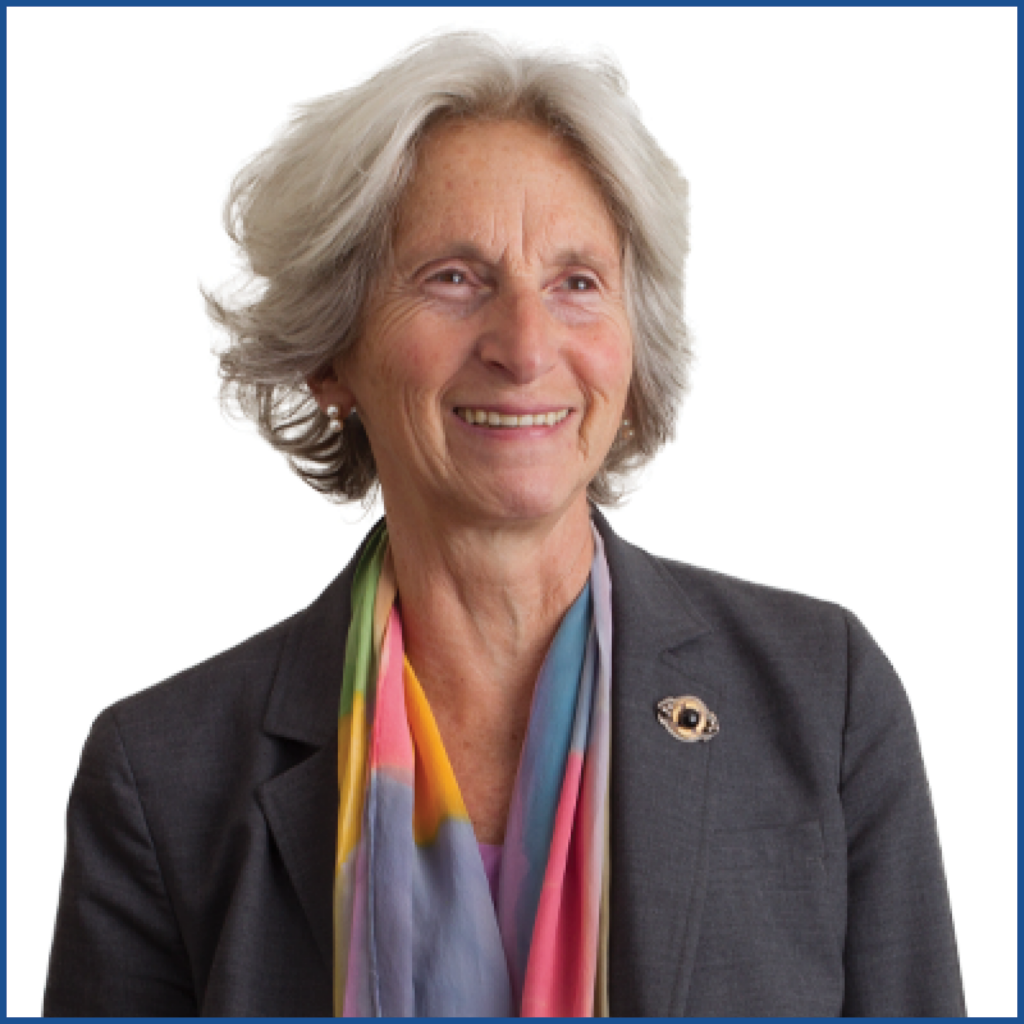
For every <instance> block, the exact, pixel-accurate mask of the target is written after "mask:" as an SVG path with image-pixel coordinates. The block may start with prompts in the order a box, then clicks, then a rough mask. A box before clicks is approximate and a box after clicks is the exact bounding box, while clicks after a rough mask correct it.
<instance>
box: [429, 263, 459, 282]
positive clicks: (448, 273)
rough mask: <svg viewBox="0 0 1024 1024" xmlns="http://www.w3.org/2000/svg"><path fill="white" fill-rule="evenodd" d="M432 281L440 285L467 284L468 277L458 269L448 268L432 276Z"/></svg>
mask: <svg viewBox="0 0 1024 1024" xmlns="http://www.w3.org/2000/svg"><path fill="white" fill-rule="evenodd" d="M430 280H431V281H437V282H439V283H440V284H465V283H466V281H467V277H466V274H465V272H464V271H462V270H459V269H457V268H456V267H446V268H445V269H444V270H439V271H438V272H437V273H436V274H431V276H430Z"/></svg>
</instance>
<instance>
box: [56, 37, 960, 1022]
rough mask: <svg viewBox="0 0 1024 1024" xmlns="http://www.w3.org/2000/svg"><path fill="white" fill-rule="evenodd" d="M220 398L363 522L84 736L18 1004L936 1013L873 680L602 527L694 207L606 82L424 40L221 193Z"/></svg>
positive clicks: (896, 759) (886, 701)
mask: <svg viewBox="0 0 1024 1024" xmlns="http://www.w3.org/2000/svg"><path fill="white" fill-rule="evenodd" d="M229 213H230V216H229V227H230V230H231V231H232V236H233V237H234V238H235V239H236V241H237V242H238V244H239V246H240V247H241V250H242V252H243V253H244V254H245V257H246V258H247V261H248V266H249V268H250V270H251V274H252V278H253V280H254V282H255V283H257V284H258V286H259V287H258V288H255V289H250V290H249V291H248V292H246V293H244V294H243V297H242V298H240V299H236V300H235V301H233V302H229V301H228V300H227V299H215V298H212V297H211V298H210V308H211V311H212V313H213V315H214V317H215V318H216V319H217V320H218V321H219V322H220V323H221V324H222V325H223V326H224V327H225V328H226V329H227V331H228V333H229V335H230V338H231V342H230V345H229V346H228V347H227V348H226V350H225V351H224V353H223V355H222V372H223V375H224V378H225V385H226V388H227V391H228V394H229V395H230V396H234V397H236V398H237V399H238V400H239V402H240V405H241V408H242V409H243V410H244V411H245V412H246V413H248V414H249V415H250V416H251V417H252V418H253V419H254V420H255V421H256V422H257V423H258V424H259V427H260V430H261V432H262V434H263V435H264V436H265V437H266V438H267V439H268V440H269V441H270V442H271V444H273V445H274V446H275V447H276V448H277V449H278V450H280V451H282V452H283V453H285V454H286V455H287V456H288V458H289V460H290V462H291V464H292V465H293V466H294V467H295V468H296V470H297V471H298V472H299V474H300V475H301V476H302V477H303V478H304V479H305V480H306V481H307V482H308V483H310V484H311V485H312V486H314V487H316V488H317V489H318V490H320V491H322V492H323V493H325V494H326V495H328V496H330V497H334V498H337V499H348V500H356V499H361V498H364V497H365V496H367V495H369V494H371V493H373V491H374V489H375V488H376V487H377V486H379V488H380V491H381V493H382V496H383V501H384V506H385V509H386V518H385V519H384V520H382V521H381V522H380V523H378V524H377V526H376V527H375V528H374V529H373V530H372V531H371V532H370V534H369V536H368V537H367V538H366V540H365V541H364V543H363V545H362V547H361V549H360V551H359V553H358V554H357V556H356V558H355V559H354V560H353V562H352V563H351V564H350V565H349V566H348V567H347V568H345V569H344V571H343V572H342V573H341V575H340V576H338V578H337V579H336V580H335V581H334V583H332V584H331V586H330V587H328V589H327V590H326V591H325V592H324V593H323V594H322V595H321V596H320V597H319V598H318V599H317V600H316V601H314V602H313V604H312V605H310V606H309V607H308V608H307V609H306V610H305V611H302V612H300V613H299V614H297V615H295V616H293V617H292V618H290V619H288V620H287V621H285V622H283V623H281V624H279V625H277V626H275V627H273V628H272V629H269V630H267V631H266V632H264V633H261V634H259V635H258V636H255V637H253V638H252V639H250V640H248V641H246V642H245V643H243V644H241V645H240V646H238V647H236V648H234V649H233V650H231V651H228V652H227V653H225V654H222V655H220V656H219V657H216V658H214V659H212V660H211V661H209V662H207V663H205V664H202V665H200V666H198V667H196V668H193V669H190V670H188V671H186V672H184V673H182V674H181V675H179V676H177V677H175V678H174V679H172V680H170V681H168V682H166V683H164V684H163V685H161V686H158V687H155V688H153V689H150V690H147V691H146V692H144V693H141V694H139V695H137V696H135V697H132V698H129V699H128V700H125V701H122V702H121V703H119V704H117V705H115V706H114V707H112V708H110V709H109V710H107V711H106V712H104V713H103V714H102V715H101V716H100V717H99V719H98V720H97V722H96V724H95V726H94V728H93V731H92V733H91V735H90V737H89V740H88V742H87V744H86V747H85V752H84V754H83V758H82V764H81V769H80V772H79V775H78V779H77V781H76V783H75V786H74V790H73V792H72V798H71V804H70V810H69V817H68V853H67V864H66V868H65V874H64V882H63V889H62V893H61V902H60V910H59V914H58V919H57V928H56V936H55V939H54V946H53V953H52V958H51V962H50V975H49V981H48V985H47V991H46V999H45V1012H46V1013H47V1014H53V1015H71V1014H75V1015H79V1014H81V1015H92V1016H102V1015H133V1016H142V1015H190V1014H204V1015H233V1016H247V1015H280V1016H294V1015H328V1014H330V1013H332V1012H333V1013H334V1014H336V1015H388V1016H391V1015H412V1014H415V1015H438V1016H440V1015H522V1016H537V1015H573V1016H589V1015H606V1014H615V1015H674V1014H680V1015H681V1014H687V1015H696V1016H704V1015H728V1016H736V1015H739V1016H746V1015H893V1016H895V1015H942V1016H949V1015H960V1014H962V1013H963V1011H964V1004H963V997H962V994H961V987H960V980H959V971H958V966H957V955H956V948H955V943H954V938H953V930H952V925H951V920H950V911H949V904H948V899H947V895H946V889H945V882H944V879H943V871H942V864H941V859H940V855H939V847H938V842H937V839H936V833H935V825H934V820H933V816H932V811H931V807H930V803H929V796H928V788H927V784H926V781H925V776H924V772H923V769H922V765H921V759H920V755H919V752H918V745H917V740H916V737H915V731H914V725H913V721H912V718H911V713H910V709H909V707H908V704H907V700H906V697H905V696H904V693H903V690H902V688H901V686H900V683H899V681H898V680H897V678H896V676H895V674H894V673H893V671H892V669H891V667H890V666H889V664H888V662H887V661H886V660H885V658H884V656H883V655H882V654H881V652H880V651H879V650H878V648H877V647H876V646H875V645H874V643H873V642H872V640H871V639H870V637H869V636H868V634H867V633H866V632H865V630H864V628H863V627H862V626H861V625H860V623H859V622H858V621H857V620H856V619H855V618H854V617H853V616H852V615H850V614H849V613H847V612H845V611H844V610H843V609H841V608H838V607H836V606H834V605H830V604H825V603H822V602H819V601H814V600H811V599H809V598H806V597H800V596H797V595H794V594H789V593H784V592H781V591H776V590H770V589H766V588H764V587H760V586H754V585H752V584H749V583H744V582H741V581H739V580H736V579H730V578H727V577H724V576H720V575H717V574H714V573H710V572H707V571H704V570H699V569H695V568H692V567H689V566H685V565H680V564H677V563H674V562H669V561H665V560H663V559H659V558H656V557H654V556H652V555H649V554H647V553H646V552H644V551H642V550H641V549H639V548H636V547H633V546H631V545H630V544H627V543H626V542H625V541H623V540H621V539H620V538H618V537H617V536H616V535H615V534H614V533H613V532H612V530H611V529H610V527H609V526H608V523H607V522H606V521H605V519H604V518H603V517H602V516H601V514H600V513H599V512H598V511H597V508H596V505H599V504H608V503H611V502H614V501H615V500H616V499H617V498H618V497H619V496H620V495H621V494H622V492H623V489H624V485H625V482H626V479H627V476H628V474H629V473H630V472H631V471H632V470H634V469H636V468H637V467H638V466H641V465H642V464H644V463H645V462H646V461H647V460H648V459H650V458H651V457H652V456H653V455H654V453H655V452H656V451H657V450H658V449H659V448H660V447H661V446H662V445H663V444H664V443H665V441H666V440H667V439H668V438H669V437H670V436H671V433H672V429H673V422H674V417H675V414H676V410H677V407H678V404H679V400H680V396H681V394H682V392H683V388H684V383H685V370H686V365H687V359H688V345H687V337H686V332H685V330H684V327H683V321H682V314H681V303H682V276H683V260H684V255H685V252H686V219H685V218H686V188H685V184H684V182H683V179H682V178H681V177H680V176H679V174H678V172H677V170H676V168H675V167H674V165H673V164H672V162H671V161H670V160H669V159H668V158H667V157H666V156H665V155H664V154H663V153H662V152H661V150H660V149H659V148H658V146H657V145H656V143H655V142H654V141H653V140H652V138H651V137H650V136H649V135H648V133H647V132H646V131H645V129H644V128H643V126H642V124H641V122H640V119H639V116H638V114H637V112H636V110H635V108H634V107H633V105H632V104H631V102H630V101H629V99H628V98H627V96H626V93H625V88H624V83H623V81H622V79H621V77H620V76H619V74H618V73H617V72H616V71H615V70H614V69H613V68H611V67H609V66H607V65H606V64H603V63H583V62H580V61H577V60H572V59H567V58H564V57H560V56H551V55H548V54H530V53H521V52H517V51H511V50H509V49H508V48H506V47H504V46H502V45H499V44H497V43H495V42H494V41H492V40H489V39H487V38H483V37H478V36H467V35H453V36H446V37H440V38H437V39H435V40H433V41H431V42H429V43H427V44H426V45H423V46H421V47H419V48H417V49H415V50H414V51H412V52H411V53H409V54H407V55H406V56H404V57H403V58H402V59H401V60H399V61H398V62H397V63H395V64H394V65H392V66H390V67H388V68H387V69H385V70H384V71H382V72H381V73H380V74H378V75H376V76H375V77H374V78H372V79H371V80H370V81H368V82H367V83H365V84H364V85H362V86H360V87H358V88H355V89H352V90H349V91H346V92H342V93H339V94H337V95H334V96H329V97H326V98H324V99H322V100H320V101H318V102H315V103H312V104H310V105H309V106H307V107H306V108H305V109H304V110H303V111H302V113H301V114H300V116H299V117H298V118H297V119H296V120H295V122H294V123H293V124H292V126H291V127H290V129H289V131H288V132H287V133H286V134H284V135H283V136H282V137H281V138H280V139H279V140H278V141H277V142H276V143H275V144H274V145H272V146H271V147H270V148H269V149H267V150H266V151H265V152H264V153H262V154H261V155H260V156H258V157H257V158H256V159H255V160H254V161H253V162H252V163H251V164H250V165H249V166H248V167H247V168H246V169H245V170H244V171H243V172H242V174H241V175H240V176H239V178H238V179H237V181H236V183H235V186H234V189H233V192H232V195H231V199H230V202H229Z"/></svg>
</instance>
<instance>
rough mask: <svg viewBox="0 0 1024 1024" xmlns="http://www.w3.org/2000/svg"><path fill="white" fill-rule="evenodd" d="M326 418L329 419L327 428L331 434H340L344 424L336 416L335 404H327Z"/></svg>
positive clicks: (336, 408)
mask: <svg viewBox="0 0 1024 1024" xmlns="http://www.w3.org/2000/svg"><path fill="white" fill-rule="evenodd" d="M327 418H328V419H329V420H330V425H329V429H330V431H331V433H332V434H340V433H341V432H342V431H343V430H344V429H345V424H344V423H342V422H341V420H340V418H339V417H338V407H337V406H336V405H329V406H327Z"/></svg>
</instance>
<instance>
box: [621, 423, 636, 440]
mask: <svg viewBox="0 0 1024 1024" xmlns="http://www.w3.org/2000/svg"><path fill="white" fill-rule="evenodd" d="M635 433H636V431H635V430H634V429H633V428H632V427H631V426H630V425H629V420H623V421H622V426H621V428H620V429H619V436H620V437H621V438H622V440H623V441H629V440H632V438H633V435H634V434H635Z"/></svg>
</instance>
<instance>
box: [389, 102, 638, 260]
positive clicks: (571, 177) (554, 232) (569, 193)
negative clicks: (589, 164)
mask: <svg viewBox="0 0 1024 1024" xmlns="http://www.w3.org/2000/svg"><path fill="white" fill-rule="evenodd" d="M460 239H462V240H465V241H473V242H474V243H476V244H478V245H481V244H488V243H489V244H490V245H491V246H493V247H496V248H500V249H501V250H502V251H503V252H504V251H507V250H508V249H509V248H511V249H513V250H515V249H517V248H518V249H520V250H521V251H522V254H523V255H529V254H530V253H531V251H533V250H537V251H538V252H539V251H541V250H543V248H544V247H545V246H546V245H552V244H557V245H559V246H563V247H564V246H566V245H570V246H573V247H583V248H597V249H600V250H601V251H602V255H604V256H605V258H607V259H609V260H611V259H613V258H617V256H618V252H619V248H620V245H619V235H618V231H617V229H616V227H615V223H614V221H613V219H612V217H611V215H610V213H609V212H608V207H607V204H606V202H605V199H604V196H603V195H602V193H601V191H600V189H599V188H598V186H597V184H596V182H595V181H594V179H593V177H592V175H591V173H590V172H589V171H588V170H587V169H586V168H585V167H584V166H583V165H582V163H581V162H580V159H579V157H578V155H577V154H576V153H575V152H574V151H573V149H572V148H571V147H570V146H569V145H568V144H567V143H566V142H565V141H564V140H562V139H559V138H558V137H557V136H554V135H552V134H551V133H550V132H548V131H546V130H545V129H543V128H541V127H539V126H538V125H534V124H526V123H522V122H517V121H497V122H456V123H448V124H444V125H441V126H439V127H438V128H435V129H434V130H433V131H431V132H430V134H429V135H428V136H427V137H426V138H425V139H424V140H423V142H422V143H421V145H420V149H419V153H418V155H417V163H416V171H415V174H414V177H413V180H412V182H411V183H410V185H409V187H408V189H407V190H406V193H405V195H404V196H403V199H402V203H401V205H400V207H399V219H398V228H397V232H396V238H395V242H396V249H397V250H398V251H400V252H401V251H403V250H406V251H407V250H409V249H410V248H417V247H420V246H422V245H425V244H429V243H432V242H437V241H442V240H444V241H455V240H460Z"/></svg>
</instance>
